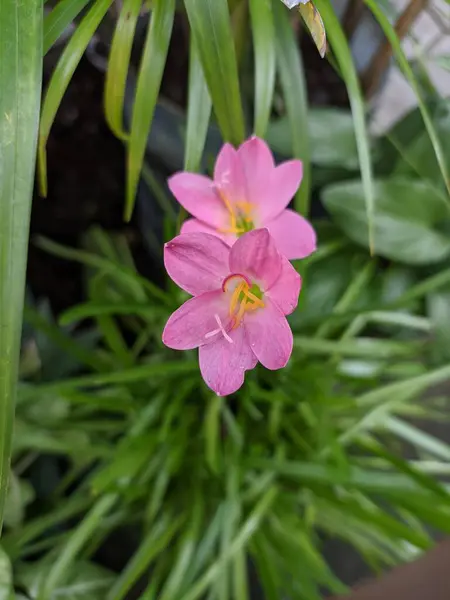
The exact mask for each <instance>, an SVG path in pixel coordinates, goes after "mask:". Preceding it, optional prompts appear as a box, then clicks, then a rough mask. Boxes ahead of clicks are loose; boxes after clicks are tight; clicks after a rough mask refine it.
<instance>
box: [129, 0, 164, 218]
mask: <svg viewBox="0 0 450 600" xmlns="http://www.w3.org/2000/svg"><path fill="white" fill-rule="evenodd" d="M152 8H153V10H152V15H151V19H150V24H149V26H148V31H147V38H146V40H145V44H144V49H143V53H142V58H141V64H140V66H139V74H138V77H137V83H136V95H135V99H134V105H133V114H132V117H131V130H130V138H129V142H128V155H127V187H126V203H125V219H126V220H127V221H129V220H130V218H131V215H132V213H133V208H134V202H135V198H136V192H137V187H138V183H139V177H140V175H141V171H142V163H143V161H144V155H145V148H146V145H147V138H148V134H149V132H150V125H151V123H152V120H153V114H154V111H155V106H156V102H157V100H158V94H159V88H160V86H161V80H162V76H163V71H164V66H165V64H166V58H167V52H168V50H169V42H170V37H171V35H172V26H173V19H174V15H175V0H154V2H153V6H152Z"/></svg>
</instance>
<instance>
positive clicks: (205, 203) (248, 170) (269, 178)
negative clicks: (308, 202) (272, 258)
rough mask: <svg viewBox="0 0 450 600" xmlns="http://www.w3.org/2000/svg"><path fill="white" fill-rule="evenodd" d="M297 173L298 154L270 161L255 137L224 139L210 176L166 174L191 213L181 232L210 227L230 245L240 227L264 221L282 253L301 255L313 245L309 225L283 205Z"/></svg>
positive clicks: (241, 230) (298, 178)
mask: <svg viewBox="0 0 450 600" xmlns="http://www.w3.org/2000/svg"><path fill="white" fill-rule="evenodd" d="M302 175H303V170H302V163H301V162H300V161H299V160H290V161H288V162H284V163H283V164H281V165H279V166H278V167H276V166H275V163H274V160H273V156H272V153H271V151H270V149H269V147H268V146H267V144H266V143H265V142H264V141H263V140H261V139H259V138H257V137H252V138H250V139H249V140H247V141H246V142H245V143H244V144H242V146H240V147H239V149H238V150H235V149H234V148H233V146H230V144H225V145H224V147H223V148H222V150H221V151H220V153H219V156H218V157H217V161H216V166H215V169H214V181H211V180H210V179H209V178H208V177H205V176H204V175H196V174H194V173H184V172H183V173H177V174H175V175H174V176H173V177H171V178H170V179H169V187H170V190H171V192H172V193H173V195H174V196H175V198H176V199H177V200H178V202H179V203H180V204H181V205H182V206H184V208H185V209H186V210H187V211H188V212H190V213H191V214H192V215H193V216H194V217H195V219H189V220H188V221H186V222H185V223H184V224H183V228H182V230H181V233H191V232H193V231H197V232H198V231H203V232H205V233H212V234H214V235H217V236H219V237H221V238H222V239H223V240H224V241H225V242H226V243H227V244H228V245H229V246H232V245H233V243H234V242H235V241H236V239H237V238H238V237H239V236H240V235H242V234H243V233H245V232H247V231H251V230H253V229H258V228H260V227H266V228H267V229H268V230H269V232H270V234H271V235H272V236H273V238H274V239H275V242H276V244H277V248H278V250H279V251H280V252H281V254H284V256H286V258H288V259H289V260H294V259H297V258H305V257H306V256H309V255H310V254H311V253H312V252H314V250H315V249H316V235H315V232H314V229H313V228H312V227H311V225H310V224H309V223H308V221H307V220H306V219H304V218H303V217H302V216H301V215H299V214H298V213H296V212H294V211H293V210H289V209H286V206H287V205H288V204H289V202H290V201H291V199H292V197H293V196H294V194H295V192H296V191H297V189H298V187H299V185H300V182H301V180H302Z"/></svg>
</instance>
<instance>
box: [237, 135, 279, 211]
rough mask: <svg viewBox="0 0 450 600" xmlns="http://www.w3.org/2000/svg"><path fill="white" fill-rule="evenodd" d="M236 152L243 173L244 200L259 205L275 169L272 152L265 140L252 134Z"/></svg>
mask: <svg viewBox="0 0 450 600" xmlns="http://www.w3.org/2000/svg"><path fill="white" fill-rule="evenodd" d="M237 153H238V156H239V159H240V161H241V163H242V166H243V169H244V173H245V179H246V189H247V198H246V201H247V202H250V203H251V204H255V205H256V206H258V207H259V204H260V203H261V199H262V198H264V197H265V193H266V190H267V187H268V186H269V185H270V183H271V176H272V173H273V172H274V170H275V162H274V160H273V156H272V152H271V151H270V148H269V146H268V145H267V144H266V142H264V141H263V140H261V139H260V138H258V137H256V136H253V137H252V138H250V139H249V140H247V141H246V142H244V143H243V144H242V145H241V146H240V147H239V149H238V151H237ZM257 212H258V213H259V212H260V211H259V209H258V210H257Z"/></svg>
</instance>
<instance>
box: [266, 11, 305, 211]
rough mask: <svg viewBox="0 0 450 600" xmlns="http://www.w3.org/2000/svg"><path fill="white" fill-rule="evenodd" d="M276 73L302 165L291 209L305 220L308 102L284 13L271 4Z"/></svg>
mask: <svg viewBox="0 0 450 600" xmlns="http://www.w3.org/2000/svg"><path fill="white" fill-rule="evenodd" d="M273 2H274V3H273V10H274V16H275V32H276V49H277V62H278V70H279V73H280V78H281V85H282V87H283V92H284V98H285V102H286V110H287V114H288V117H289V122H290V127H291V132H292V150H293V154H294V156H295V157H296V158H299V159H300V160H301V161H302V162H303V180H302V184H301V186H300V189H299V190H298V192H297V195H296V197H295V208H296V210H297V211H298V212H300V213H301V214H302V215H304V216H308V213H309V204H310V192H311V152H310V146H309V134H308V130H309V127H308V99H307V95H306V82H305V76H304V72H303V63H302V60H301V56H300V51H299V48H298V44H297V40H296V39H295V35H294V31H293V29H292V27H291V24H290V22H289V18H288V13H287V11H286V10H285V9H284V8H283V6H282V5H281V2H279V1H278V0H273Z"/></svg>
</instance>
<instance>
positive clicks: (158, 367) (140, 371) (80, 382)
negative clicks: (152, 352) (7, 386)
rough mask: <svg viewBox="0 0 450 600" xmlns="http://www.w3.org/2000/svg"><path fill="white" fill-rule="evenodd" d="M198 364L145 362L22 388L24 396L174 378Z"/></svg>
mask: <svg viewBox="0 0 450 600" xmlns="http://www.w3.org/2000/svg"><path fill="white" fill-rule="evenodd" d="M197 369H198V365H197V364H196V363H195V362H194V361H192V362H188V361H180V360H178V361H172V362H165V363H154V364H148V365H146V364H143V365H139V366H137V367H131V368H130V369H123V370H122V371H113V372H111V373H95V374H93V375H84V376H81V377H74V378H73V379H63V380H61V381H55V382H53V383H48V384H43V385H40V386H33V387H30V388H25V389H24V390H22V396H23V397H24V398H25V397H26V396H27V395H33V394H34V395H38V394H47V393H52V392H53V393H59V392H63V391H65V390H69V391H70V390H74V389H77V388H87V387H99V386H100V387H101V386H104V385H108V384H114V383H117V384H125V383H134V382H136V381H149V380H153V379H154V380H155V381H157V380H159V379H160V378H164V377H167V378H173V377H174V376H175V375H185V374H188V373H195V371H196V370H197Z"/></svg>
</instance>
